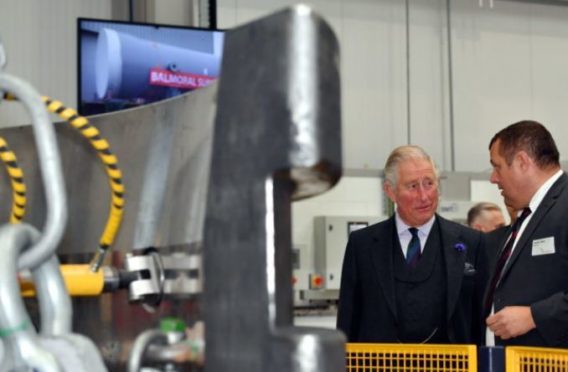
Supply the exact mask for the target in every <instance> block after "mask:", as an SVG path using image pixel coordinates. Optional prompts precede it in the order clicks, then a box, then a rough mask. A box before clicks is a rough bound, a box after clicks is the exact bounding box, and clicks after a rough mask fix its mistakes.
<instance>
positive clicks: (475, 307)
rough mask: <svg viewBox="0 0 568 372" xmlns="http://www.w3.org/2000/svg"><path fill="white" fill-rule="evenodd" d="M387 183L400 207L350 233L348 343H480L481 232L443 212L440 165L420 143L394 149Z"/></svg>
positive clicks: (342, 317)
mask: <svg viewBox="0 0 568 372" xmlns="http://www.w3.org/2000/svg"><path fill="white" fill-rule="evenodd" d="M384 190H385V193H386V194H387V196H388V197H389V198H390V199H391V200H392V201H393V202H394V203H396V206H397V209H396V213H395V215H394V216H393V217H392V218H390V219H388V220H386V221H384V222H380V223H378V224H375V225H372V226H369V227H367V228H365V229H362V230H357V231H355V232H353V233H352V234H351V235H350V237H349V242H348V244H347V248H346V251H345V257H344V261H343V271H342V274H341V275H342V277H341V289H340V294H339V308H338V315H337V327H338V328H339V329H340V330H342V331H343V332H344V333H345V334H346V336H347V339H348V341H349V342H391V343H393V342H408V343H423V342H428V343H478V342H479V341H480V339H481V333H482V318H481V300H482V296H483V289H484V285H485V278H486V256H485V254H484V251H483V238H482V234H481V233H480V232H478V231H474V230H472V229H470V228H468V227H465V226H462V225H460V224H457V223H455V222H451V221H448V220H446V219H444V218H442V217H440V216H438V215H436V213H435V212H436V208H437V206H438V198H439V193H438V172H437V170H436V167H435V165H434V163H433V161H432V159H431V158H430V156H429V155H428V154H427V153H426V152H424V150H422V149H421V148H419V147H417V146H402V147H399V148H396V149H395V150H394V151H393V152H392V153H391V155H390V156H389V158H388V160H387V162H386V165H385V182H384Z"/></svg>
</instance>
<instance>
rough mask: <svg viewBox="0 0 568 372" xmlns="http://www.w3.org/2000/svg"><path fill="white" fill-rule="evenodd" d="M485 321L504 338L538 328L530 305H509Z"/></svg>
mask: <svg viewBox="0 0 568 372" xmlns="http://www.w3.org/2000/svg"><path fill="white" fill-rule="evenodd" d="M485 323H486V324H487V327H488V328H489V329H490V330H491V331H492V332H493V333H495V336H498V337H500V338H501V339H502V340H507V339H509V338H513V337H517V336H520V335H524V334H525V333H527V332H528V331H530V330H531V329H534V328H536V324H535V323H534V320H533V317H532V313H531V308H530V307H529V306H507V307H505V308H503V309H502V310H501V311H499V312H497V313H496V314H493V315H491V316H490V317H488V318H487V319H486V320H485Z"/></svg>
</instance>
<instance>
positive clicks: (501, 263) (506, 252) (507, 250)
mask: <svg viewBox="0 0 568 372" xmlns="http://www.w3.org/2000/svg"><path fill="white" fill-rule="evenodd" d="M529 214H531V209H530V208H528V207H527V208H525V209H523V213H521V215H520V216H519V218H517V220H516V221H515V223H514V224H513V226H512V227H511V234H510V235H509V239H507V242H506V243H505V246H504V247H503V250H502V251H501V254H500V255H499V260H498V261H497V264H496V265H495V272H494V273H493V278H492V279H491V283H490V285H489V291H488V292H487V297H486V298H485V315H488V314H489V313H490V312H491V306H492V305H493V296H494V295H495V288H497V284H498V283H499V280H500V279H501V274H502V273H503V268H504V267H505V264H506V263H507V261H508V260H509V257H510V256H511V251H512V250H513V245H514V244H515V239H516V238H517V235H518V234H519V229H520V228H521V225H522V224H523V221H524V220H525V218H527V217H528V215H529Z"/></svg>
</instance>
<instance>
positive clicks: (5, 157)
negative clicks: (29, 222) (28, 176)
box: [0, 137, 26, 223]
mask: <svg viewBox="0 0 568 372" xmlns="http://www.w3.org/2000/svg"><path fill="white" fill-rule="evenodd" d="M0 158H1V159H2V162H3V163H4V166H5V167H6V171H7V172H8V175H9V176H10V183H11V185H12V212H11V213H10V223H20V222H22V219H23V218H24V215H25V213H26V184H25V183H24V172H23V171H22V169H21V168H20V167H19V166H18V161H17V159H16V154H14V152H13V151H12V150H10V148H9V147H8V144H7V143H6V140H5V139H4V138H2V137H0Z"/></svg>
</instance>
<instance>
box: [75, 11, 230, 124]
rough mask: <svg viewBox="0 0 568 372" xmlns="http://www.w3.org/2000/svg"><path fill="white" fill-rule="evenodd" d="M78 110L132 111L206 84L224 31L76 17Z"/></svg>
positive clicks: (217, 61) (212, 77) (214, 74)
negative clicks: (131, 109) (129, 109)
mask: <svg viewBox="0 0 568 372" xmlns="http://www.w3.org/2000/svg"><path fill="white" fill-rule="evenodd" d="M77 26H78V48H77V50H78V73H79V76H78V81H79V91H78V101H79V102H78V103H79V104H78V111H79V112H80V113H81V115H84V116H88V115H94V114H101V113H106V112H110V111H116V110H121V109H125V108H131V107H136V106H140V105H144V104H147V103H151V102H156V101H159V100H162V99H166V98H170V97H174V96H177V95H179V94H182V93H185V92H188V91H192V90H194V89H199V88H201V87H204V86H207V85H209V84H210V83H211V82H212V81H214V80H215V79H216V78H217V77H218V76H219V72H220V71H219V70H220V68H221V54H222V51H223V36H224V34H223V31H220V30H212V29H200V28H190V27H179V26H168V25H158V24H148V23H129V22H119V21H107V20H99V19H89V18H79V19H78V21H77Z"/></svg>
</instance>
